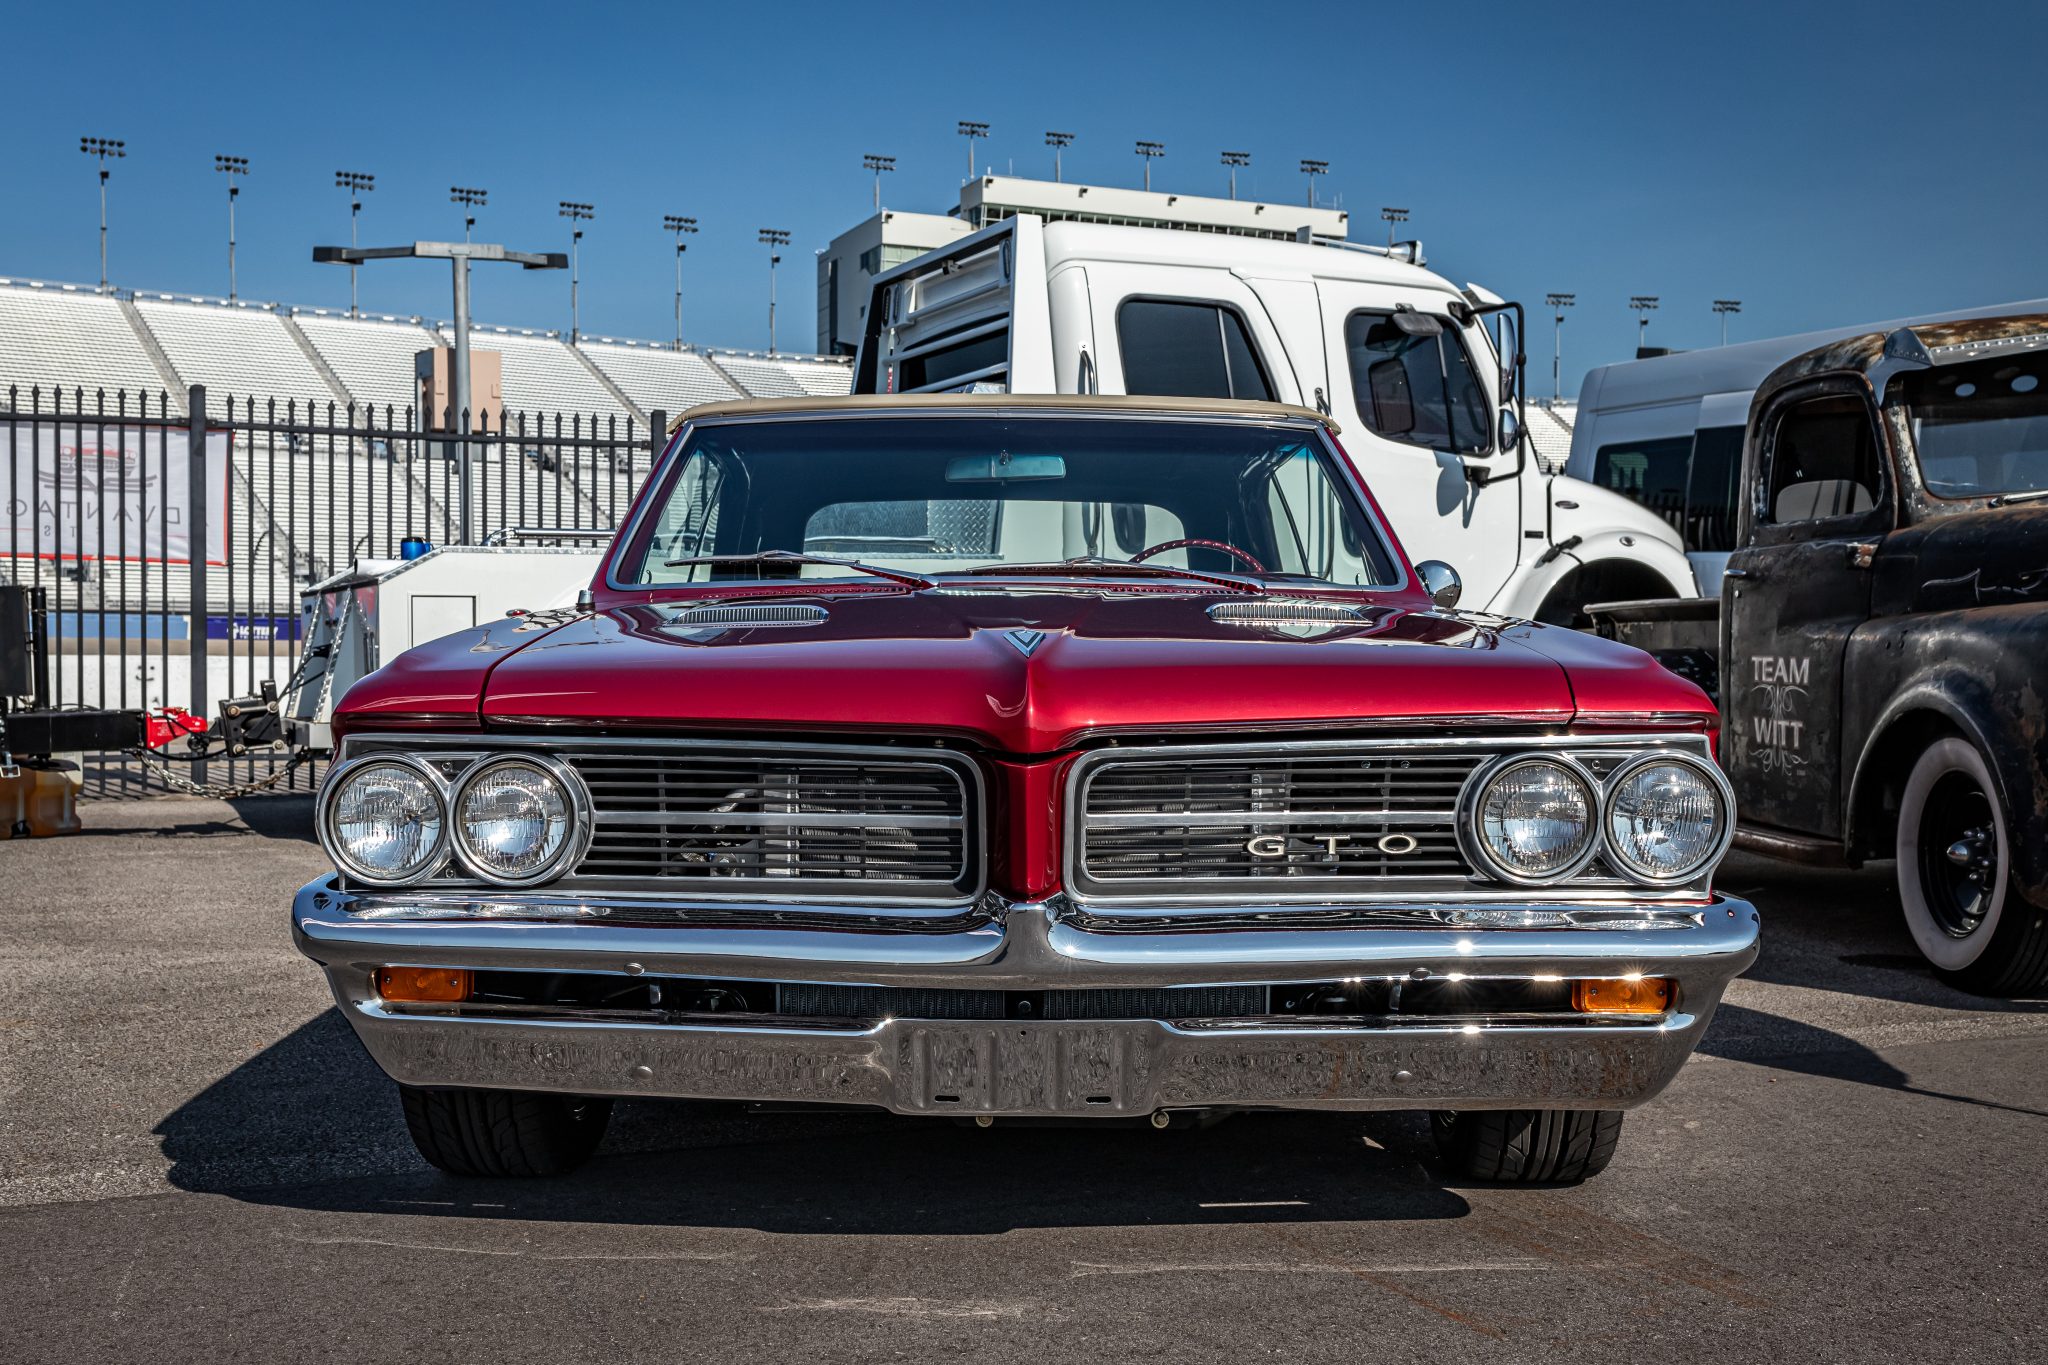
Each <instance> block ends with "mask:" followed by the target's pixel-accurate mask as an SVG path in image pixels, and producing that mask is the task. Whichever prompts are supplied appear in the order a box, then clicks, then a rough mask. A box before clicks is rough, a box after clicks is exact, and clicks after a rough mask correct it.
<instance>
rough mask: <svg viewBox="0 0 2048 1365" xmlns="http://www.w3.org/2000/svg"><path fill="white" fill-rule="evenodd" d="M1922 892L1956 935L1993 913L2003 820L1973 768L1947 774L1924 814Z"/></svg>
mask: <svg viewBox="0 0 2048 1365" xmlns="http://www.w3.org/2000/svg"><path fill="white" fill-rule="evenodd" d="M1919 861H1920V892H1921V895H1922V896H1923V897H1924V898H1925V899H1926V902H1927V909H1928V913H1929V914H1931V915H1932V916H1933V917H1934V922H1935V923H1936V924H1937V925H1939V926H1941V931H1942V932H1943V933H1945V934H1947V935H1948V936H1949V937H1951V938H1968V937H1969V936H1970V935H1971V934H1974V933H1976V932H1977V930H1978V928H1979V927H1980V926H1982V924H1983V923H1984V917H1985V916H1986V915H1988V914H1989V913H1991V897H1992V894H1993V893H1994V892H1995V891H1996V890H1997V887H1998V825H1997V820H1996V817H1995V814H1994V812H1993V811H1992V809H1991V798H1990V797H1989V796H1988V795H1986V794H1985V791H1984V789H1983V788H1982V787H1980V786H1978V785H1977V781H1976V779H1975V778H1973V777H1971V776H1970V775H1969V774H1968V773H1962V772H1948V773H1943V774H1942V776H1941V777H1940V779H1939V780H1937V781H1936V782H1935V784H1934V786H1933V788H1932V790H1930V791H1929V792H1928V793H1927V801H1926V804H1925V805H1924V806H1923V807H1922V812H1921V816H1920V839H1919Z"/></svg>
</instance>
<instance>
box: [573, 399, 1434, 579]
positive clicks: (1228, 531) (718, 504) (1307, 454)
mask: <svg viewBox="0 0 2048 1365" xmlns="http://www.w3.org/2000/svg"><path fill="white" fill-rule="evenodd" d="M1335 461H1336V456H1335V455H1334V453H1333V452H1332V450H1331V449H1330V447H1329V445H1328V443H1327V442H1326V441H1325V440H1324V439H1323V438H1322V435H1321V433H1320V432H1319V431H1318V430H1316V429H1314V428H1309V427H1305V426H1302V425H1297V424H1285V425H1282V424H1261V423H1253V422H1230V421H1208V422H1204V421H1171V420H1167V421H1162V420H1154V419H1136V418H1130V419H1126V418H1069V417H1047V418H1032V417H1026V418H1016V417H999V416H980V415H974V416H954V415H920V416H916V417H865V416H863V417H850V418H845V419H829V418H828V419H813V420H789V421H772V420H771V421H750V422H730V423H707V424H705V425H703V426H701V427H698V428H696V429H695V430H694V431H693V432H692V433H691V435H690V437H689V439H688V442H687V444H686V445H685V446H684V447H683V448H682V449H681V450H680V451H679V452H678V453H677V455H676V457H675V460H674V463H673V465H672V466H671V467H672V470H673V472H672V473H671V474H670V476H669V477H668V479H667V480H666V482H665V485H664V487H663V489H662V491H661V493H660V495H659V500H658V501H657V502H656V503H654V504H652V507H651V510H650V511H649V512H648V513H646V514H645V515H644V516H643V518H642V520H641V525H640V528H639V529H638V530H637V531H636V532H635V533H634V535H633V536H632V538H631V540H630V541H629V542H628V543H627V544H626V546H625V547H624V549H623V551H622V553H621V557H620V561H619V563H618V564H617V565H616V566H615V568H614V570H613V582H615V583H616V584H618V585H619V586H621V587H628V586H634V585H661V584H669V583H675V584H682V583H703V582H709V581H713V580H718V581H730V580H734V579H761V578H767V577H778V578H784V577H802V578H849V577H852V576H854V575H853V573H852V572H850V571H849V570H847V569H844V568H841V567H840V566H837V565H832V564H815V563H812V564H794V563H790V562H787V561H783V562H774V561H767V562H732V561H730V560H728V561H726V562H720V563H695V564H686V563H679V562H677V561H681V560H693V559H694V560H702V559H705V558H708V557H713V556H737V555H758V554H760V553H762V552H763V551H772V550H780V551H786V552H790V553H795V554H804V555H822V556H837V557H841V558H846V559H858V560H859V561H861V562H862V563H863V564H867V565H871V566H875V567H878V568H884V569H893V570H898V571H903V572H908V573H914V574H919V575H922V576H925V577H936V576H941V575H944V574H946V573H949V572H950V573H964V572H966V571H968V570H971V569H977V568H983V567H986V566H990V565H1026V564H1055V563H1059V562H1061V561H1067V560H1078V559H1081V558H1084V557H1086V558H1098V559H1110V560H1121V561H1132V560H1134V559H1135V557H1136V556H1138V555H1139V554H1140V553H1141V552H1143V551H1146V550H1149V549H1153V548H1154V547H1157V546H1161V545H1164V544H1168V543H1170V542H1176V541H1188V542H1196V543H1190V544H1185V545H1178V546H1175V547H1174V548H1170V549H1163V550H1159V551H1158V553H1156V554H1152V555H1149V556H1146V558H1145V559H1144V560H1143V561H1142V562H1144V563H1146V564H1149V565H1152V566H1155V567H1158V568H1164V569H1173V568H1180V569H1190V570H1199V571H1204V572H1213V573H1228V574H1233V575H1252V576H1256V577H1263V578H1282V579H1298V580H1304V581H1308V582H1314V583H1327V584H1331V585H1334V586H1343V587H1384V586H1389V585H1391V584H1393V583H1395V582H1398V581H1399V578H1400V574H1399V571H1398V569H1397V568H1396V561H1395V559H1394V557H1393V554H1392V552H1391V550H1390V549H1389V548H1388V546H1387V544H1386V542H1385V541H1384V540H1383V539H1382V537H1381V536H1380V534H1379V532H1378V531H1377V529H1376V528H1375V526H1374V524H1373V522H1372V519H1371V518H1370V516H1369V515H1368V514H1367V512H1366V510H1365V508H1364V506H1363V505H1362V504H1361V502H1360V500H1359V499H1358V498H1357V497H1356V496H1355V495H1354V493H1353V492H1352V490H1351V488H1350V487H1349V486H1348V485H1347V483H1346V481H1345V478H1344V476H1343V474H1342V473H1341V472H1340V471H1339V469H1338V467H1337V465H1336V463H1335Z"/></svg>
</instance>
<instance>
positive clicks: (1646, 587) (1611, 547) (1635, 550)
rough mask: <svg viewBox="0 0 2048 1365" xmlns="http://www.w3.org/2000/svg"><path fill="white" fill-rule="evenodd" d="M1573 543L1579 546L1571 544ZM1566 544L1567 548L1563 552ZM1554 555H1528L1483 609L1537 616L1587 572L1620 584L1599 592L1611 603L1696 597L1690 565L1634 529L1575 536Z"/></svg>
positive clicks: (1582, 533)
mask: <svg viewBox="0 0 2048 1365" xmlns="http://www.w3.org/2000/svg"><path fill="white" fill-rule="evenodd" d="M1574 539H1576V541H1577V543H1576V544H1572V543H1571V542H1572V541H1573V540H1574ZM1530 544H1531V545H1532V547H1533V544H1534V543H1533V542H1530ZM1566 546H1569V548H1564V547H1566ZM1551 548H1552V549H1557V550H1559V553H1557V554H1554V555H1552V554H1549V553H1548V551H1545V552H1544V553H1542V554H1530V555H1529V557H1528V558H1526V559H1524V560H1523V562H1522V563H1521V565H1520V566H1518V567H1517V568H1516V570H1515V572H1514V573H1513V574H1512V575H1510V576H1509V578H1508V581H1507V582H1506V583H1505V584H1504V585H1502V587H1501V590H1500V592H1499V593H1498V594H1497V595H1496V596H1495V598H1494V601H1493V603H1492V604H1491V605H1490V606H1489V607H1488V608H1487V609H1488V610H1489V611H1492V612H1495V613H1497V614H1499V615H1502V616H1526V617H1530V618H1532V619H1533V618H1534V617H1536V615H1537V614H1538V612H1540V611H1541V610H1542V609H1543V607H1544V604H1545V603H1546V602H1548V601H1549V600H1550V598H1551V595H1552V594H1553V593H1554V592H1556V591H1557V590H1558V589H1560V588H1565V589H1566V590H1567V591H1569V585H1568V584H1567V582H1566V580H1567V579H1570V578H1572V577H1573V576H1574V575H1577V574H1582V572H1583V571H1584V570H1586V569H1589V568H1594V569H1597V570H1598V571H1600V572H1602V573H1603V574H1604V575H1611V576H1612V579H1613V581H1616V582H1618V583H1620V584H1621V585H1622V586H1619V587H1614V588H1610V589H1609V590H1607V591H1604V592H1602V593H1600V594H1598V595H1599V596H1600V597H1602V598H1604V599H1606V600H1609V601H1614V600H1622V599H1635V598H1646V597H1698V596H1699V589H1698V588H1697V587H1696V586H1695V584H1694V582H1693V576H1692V564H1691V563H1690V562H1689V561H1688V560H1687V559H1686V557H1685V556H1684V555H1683V554H1681V553H1680V552H1679V551H1677V550H1674V549H1672V548H1671V546H1669V545H1667V544H1666V543H1664V542H1663V541H1661V540H1654V539H1651V538H1649V537H1646V536H1643V535H1641V534H1640V533H1638V532H1635V531H1624V530H1620V529H1618V528H1612V527H1610V528H1607V529H1604V530H1597V531H1593V532H1591V533H1587V532H1583V531H1581V532H1575V533H1574V534H1573V535H1572V536H1567V537H1565V538H1564V539H1561V540H1559V541H1558V542H1557V544H1556V545H1555V546H1552V547H1551Z"/></svg>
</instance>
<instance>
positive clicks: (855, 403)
mask: <svg viewBox="0 0 2048 1365" xmlns="http://www.w3.org/2000/svg"><path fill="white" fill-rule="evenodd" d="M1020 408H1022V409H1039V410H1045V411H1056V412H1076V413H1089V412H1119V413H1129V412H1153V413H1158V414H1160V415H1161V416H1173V417H1179V416H1186V415H1188V414H1191V413H1201V414H1208V415H1211V416H1217V417H1287V418H1293V419H1296V420H1299V419H1301V418H1307V419H1308V420H1309V421H1311V422H1320V423H1322V424H1323V425H1324V426H1325V427H1328V428H1329V430H1330V434H1331V435H1332V436H1334V435H1336V434H1337V429H1338V428H1337V423H1336V422H1335V421H1333V420H1332V419H1331V418H1330V417H1329V416H1328V415H1327V414H1326V413H1320V412H1316V411H1314V410H1312V409H1310V408H1303V407H1296V406H1295V405H1294V404H1292V403H1265V402H1258V401H1255V400H1253V399H1249V398H1150V397H1145V396H1143V395H1128V394H1073V393H854V394H848V395H846V396H845V397H843V398H832V397H823V398H819V397H812V398H735V399H732V400H730V401H728V402H723V403H700V404H699V405H697V406H696V407H694V408H690V409H688V410H686V411H685V412H683V414H682V415H681V416H679V417H677V418H676V419H675V420H674V421H673V422H670V423H669V424H668V429H669V434H670V435H674V434H675V432H676V429H677V428H678V427H680V426H682V424H683V423H685V422H694V421H698V420H700V419H702V418H706V417H773V416H776V415H777V414H779V413H806V412H861V413H873V412H994V411H1003V410H1008V411H1016V410H1017V409H1020Z"/></svg>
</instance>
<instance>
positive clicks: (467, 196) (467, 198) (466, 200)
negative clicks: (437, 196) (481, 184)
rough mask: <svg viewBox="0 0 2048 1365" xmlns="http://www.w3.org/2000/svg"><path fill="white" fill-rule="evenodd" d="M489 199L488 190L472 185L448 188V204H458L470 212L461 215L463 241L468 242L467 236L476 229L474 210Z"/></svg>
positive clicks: (481, 206) (482, 205) (489, 193)
mask: <svg viewBox="0 0 2048 1365" xmlns="http://www.w3.org/2000/svg"><path fill="white" fill-rule="evenodd" d="M490 197H491V192H490V191H489V190H484V189H478V188H477V187H476V186H474V185H450V186H449V187H448V202H449V203H451V204H460V205H462V207H463V208H465V209H468V210H470V212H468V213H465V214H463V215H462V240H463V241H465V242H466V241H468V240H469V234H470V233H471V231H473V230H474V229H475V227H476V213H475V210H477V209H480V208H483V207H484V206H485V205H486V204H487V203H488V202H489V200H490Z"/></svg>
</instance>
